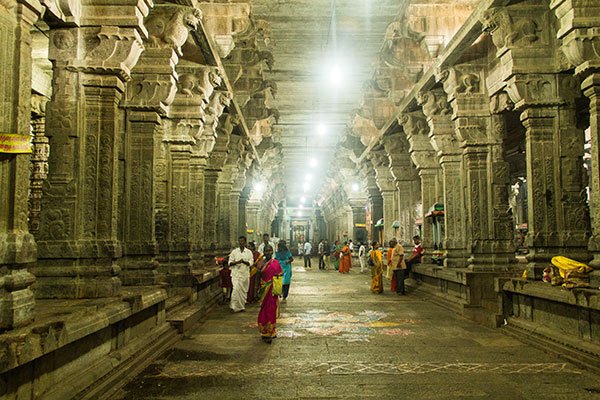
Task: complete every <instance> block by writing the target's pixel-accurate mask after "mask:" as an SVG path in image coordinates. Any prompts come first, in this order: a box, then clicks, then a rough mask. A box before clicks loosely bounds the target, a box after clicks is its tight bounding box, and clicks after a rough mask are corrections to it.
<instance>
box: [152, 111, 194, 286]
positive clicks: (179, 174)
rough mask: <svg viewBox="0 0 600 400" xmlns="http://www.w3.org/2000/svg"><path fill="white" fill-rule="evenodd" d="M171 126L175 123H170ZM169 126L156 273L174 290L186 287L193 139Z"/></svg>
mask: <svg viewBox="0 0 600 400" xmlns="http://www.w3.org/2000/svg"><path fill="white" fill-rule="evenodd" d="M171 124H172V125H175V124H176V122H174V121H171ZM178 128H180V126H172V127H171V128H170V130H171V133H170V134H168V135H167V137H166V138H165V142H166V144H167V149H168V155H167V157H168V161H169V162H168V164H167V165H168V171H167V185H168V187H167V201H166V210H165V211H166V221H164V224H165V225H166V227H165V228H166V229H165V230H164V232H163V233H162V234H161V235H157V236H158V237H160V240H159V243H158V244H159V250H160V256H159V263H160V267H159V270H160V272H161V275H163V276H166V279H167V281H168V282H169V283H170V284H171V285H172V286H174V287H185V286H188V285H189V284H190V281H189V277H190V275H191V266H192V263H191V256H190V253H191V242H190V239H191V227H192V224H191V222H192V216H191V212H190V173H189V171H190V166H191V155H192V145H193V143H194V142H193V138H192V137H191V136H190V135H188V134H187V130H185V129H184V130H180V129H178Z"/></svg>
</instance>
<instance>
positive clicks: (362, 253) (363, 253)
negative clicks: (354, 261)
mask: <svg viewBox="0 0 600 400" xmlns="http://www.w3.org/2000/svg"><path fill="white" fill-rule="evenodd" d="M358 262H359V263H360V273H361V274H363V273H364V272H365V268H366V267H367V247H366V246H365V244H364V243H361V244H360V247H359V248H358Z"/></svg>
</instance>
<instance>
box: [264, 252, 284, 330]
mask: <svg viewBox="0 0 600 400" xmlns="http://www.w3.org/2000/svg"><path fill="white" fill-rule="evenodd" d="M282 273H283V270H282V269H281V265H280V264H279V261H277V260H275V259H271V260H270V261H268V262H267V263H266V265H265V266H264V267H263V269H262V271H261V273H260V278H261V279H260V290H259V293H258V295H259V296H260V301H261V304H260V311H259V312H258V330H259V331H260V334H261V335H262V337H264V338H273V337H275V336H276V335H277V330H276V327H275V325H276V323H277V308H278V307H279V297H278V296H273V295H272V294H271V290H272V286H273V277H274V276H275V275H281V274H282Z"/></svg>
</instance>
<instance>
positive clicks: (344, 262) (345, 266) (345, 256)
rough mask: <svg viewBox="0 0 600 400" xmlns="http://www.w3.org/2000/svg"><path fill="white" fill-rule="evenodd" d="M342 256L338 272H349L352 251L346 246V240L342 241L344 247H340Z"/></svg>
mask: <svg viewBox="0 0 600 400" xmlns="http://www.w3.org/2000/svg"><path fill="white" fill-rule="evenodd" d="M341 253H342V258H340V269H339V272H340V273H342V274H349V273H350V267H351V266H352V252H351V251H350V247H349V246H348V242H344V247H342V249H341Z"/></svg>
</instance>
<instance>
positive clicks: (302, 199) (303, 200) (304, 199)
mask: <svg viewBox="0 0 600 400" xmlns="http://www.w3.org/2000/svg"><path fill="white" fill-rule="evenodd" d="M305 201H306V197H304V196H302V197H300V203H301V204H304V202H305Z"/></svg>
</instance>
